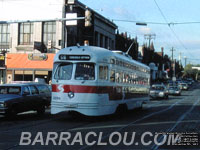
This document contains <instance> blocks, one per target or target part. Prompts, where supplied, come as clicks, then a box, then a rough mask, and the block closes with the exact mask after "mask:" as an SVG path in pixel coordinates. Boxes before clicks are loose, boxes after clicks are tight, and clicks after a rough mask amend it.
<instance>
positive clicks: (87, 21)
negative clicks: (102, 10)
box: [85, 9, 92, 27]
mask: <svg viewBox="0 0 200 150" xmlns="http://www.w3.org/2000/svg"><path fill="white" fill-rule="evenodd" d="M90 26H92V12H91V11H90V10H89V9H86V10H85V27H90Z"/></svg>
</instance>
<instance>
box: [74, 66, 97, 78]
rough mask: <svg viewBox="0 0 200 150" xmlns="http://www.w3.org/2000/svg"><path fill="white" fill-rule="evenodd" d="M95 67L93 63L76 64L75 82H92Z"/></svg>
mask: <svg viewBox="0 0 200 150" xmlns="http://www.w3.org/2000/svg"><path fill="white" fill-rule="evenodd" d="M94 79H95V65H94V63H77V64H76V73H75V80H94Z"/></svg>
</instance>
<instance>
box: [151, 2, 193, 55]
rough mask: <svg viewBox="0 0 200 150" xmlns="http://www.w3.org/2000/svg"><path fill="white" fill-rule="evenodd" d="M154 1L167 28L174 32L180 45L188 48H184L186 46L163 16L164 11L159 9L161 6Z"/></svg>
mask: <svg viewBox="0 0 200 150" xmlns="http://www.w3.org/2000/svg"><path fill="white" fill-rule="evenodd" d="M154 2H155V4H156V6H157V8H158V10H159V11H160V13H161V15H162V17H163V18H164V20H165V22H166V24H168V27H169V29H170V30H171V32H172V33H173V34H174V36H175V37H176V39H177V41H178V42H179V43H180V45H181V46H182V47H183V48H184V49H185V50H188V49H187V48H186V46H185V45H184V44H183V42H182V41H181V40H180V38H179V37H178V35H177V34H176V32H175V31H174V30H173V29H172V28H171V26H170V25H171V24H169V23H168V21H167V18H166V17H165V15H164V13H163V12H162V10H161V8H160V7H159V5H158V3H157V2H156V0H154ZM173 24H174V23H173ZM189 54H190V52H189ZM190 55H191V54H190ZM191 56H192V55H191Z"/></svg>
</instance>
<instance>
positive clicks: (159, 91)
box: [149, 84, 168, 99]
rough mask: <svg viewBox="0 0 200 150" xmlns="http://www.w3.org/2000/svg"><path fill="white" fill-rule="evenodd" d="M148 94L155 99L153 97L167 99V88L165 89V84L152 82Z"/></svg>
mask: <svg viewBox="0 0 200 150" xmlns="http://www.w3.org/2000/svg"><path fill="white" fill-rule="evenodd" d="M149 96H150V97H151V98H152V99H155V98H164V99H167V98H168V90H167V88H166V86H164V85H162V84H154V85H152V86H151V88H150V92H149Z"/></svg>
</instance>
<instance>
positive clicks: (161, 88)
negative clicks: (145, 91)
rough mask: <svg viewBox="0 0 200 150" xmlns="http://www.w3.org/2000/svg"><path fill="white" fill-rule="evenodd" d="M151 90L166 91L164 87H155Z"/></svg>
mask: <svg viewBox="0 0 200 150" xmlns="http://www.w3.org/2000/svg"><path fill="white" fill-rule="evenodd" d="M151 89H152V90H164V87H163V86H153V87H152V88H151Z"/></svg>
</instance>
